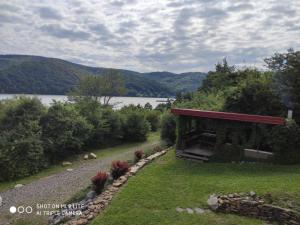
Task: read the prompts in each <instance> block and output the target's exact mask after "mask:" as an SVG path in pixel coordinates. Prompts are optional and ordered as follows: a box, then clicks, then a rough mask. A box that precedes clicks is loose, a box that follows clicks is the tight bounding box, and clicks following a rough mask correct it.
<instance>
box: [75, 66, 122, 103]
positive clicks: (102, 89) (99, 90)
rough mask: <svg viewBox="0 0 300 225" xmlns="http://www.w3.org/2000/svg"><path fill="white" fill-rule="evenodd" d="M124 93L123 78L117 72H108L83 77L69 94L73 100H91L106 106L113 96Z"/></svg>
mask: <svg viewBox="0 0 300 225" xmlns="http://www.w3.org/2000/svg"><path fill="white" fill-rule="evenodd" d="M125 93H126V88H125V83H124V79H123V76H122V75H121V74H120V72H118V71H117V70H113V69H111V70H108V71H106V72H105V73H104V74H102V75H99V76H85V77H83V78H82V79H81V80H80V82H79V85H78V86H77V88H76V89H75V90H74V91H73V92H72V93H71V96H72V98H74V99H75V100H77V101H79V100H82V99H84V100H86V99H89V100H92V101H96V102H100V101H101V100H103V104H104V105H108V104H109V101H110V100H111V98H112V97H113V96H120V95H124V94H125Z"/></svg>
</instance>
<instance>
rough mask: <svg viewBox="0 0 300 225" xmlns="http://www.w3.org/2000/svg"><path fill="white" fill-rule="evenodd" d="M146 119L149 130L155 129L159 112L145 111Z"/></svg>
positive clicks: (157, 124)
mask: <svg viewBox="0 0 300 225" xmlns="http://www.w3.org/2000/svg"><path fill="white" fill-rule="evenodd" d="M146 120H147V121H148V122H149V124H150V126H151V131H157V130H158V128H159V126H160V112H159V111H157V110H152V111H149V112H147V113H146Z"/></svg>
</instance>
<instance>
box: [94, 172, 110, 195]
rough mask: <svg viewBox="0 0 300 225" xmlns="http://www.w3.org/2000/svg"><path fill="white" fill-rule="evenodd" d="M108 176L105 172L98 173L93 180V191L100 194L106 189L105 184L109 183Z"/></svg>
mask: <svg viewBox="0 0 300 225" xmlns="http://www.w3.org/2000/svg"><path fill="white" fill-rule="evenodd" d="M107 178H108V174H107V173H105V172H98V173H97V174H96V176H94V177H93V178H92V179H91V180H92V184H93V189H94V191H95V192H96V193H97V194H100V193H101V192H102V190H103V189H104V186H105V183H106V181H107Z"/></svg>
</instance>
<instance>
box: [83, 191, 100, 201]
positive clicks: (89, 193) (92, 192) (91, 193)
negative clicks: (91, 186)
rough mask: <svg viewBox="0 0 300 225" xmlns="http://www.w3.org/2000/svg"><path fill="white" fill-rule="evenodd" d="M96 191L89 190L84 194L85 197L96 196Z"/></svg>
mask: <svg viewBox="0 0 300 225" xmlns="http://www.w3.org/2000/svg"><path fill="white" fill-rule="evenodd" d="M96 195H97V194H96V192H95V191H89V192H88V193H87V194H86V196H85V197H86V199H93V198H95V197H96Z"/></svg>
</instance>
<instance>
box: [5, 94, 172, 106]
mask: <svg viewBox="0 0 300 225" xmlns="http://www.w3.org/2000/svg"><path fill="white" fill-rule="evenodd" d="M15 96H28V97H37V98H39V99H40V100H41V102H42V103H43V104H44V105H46V106H50V105H51V104H52V103H53V100H55V101H60V102H66V101H68V96H66V95H30V94H22V95H21V94H0V100H4V99H10V98H13V97H15ZM166 100H167V98H147V97H113V98H112V99H111V100H110V104H113V105H114V108H115V109H119V108H122V107H123V106H125V105H130V104H133V105H138V104H140V105H142V106H144V105H145V104H146V103H147V102H149V103H150V104H151V105H152V107H153V108H155V107H156V106H157V105H158V104H160V103H162V102H164V101H166Z"/></svg>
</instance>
